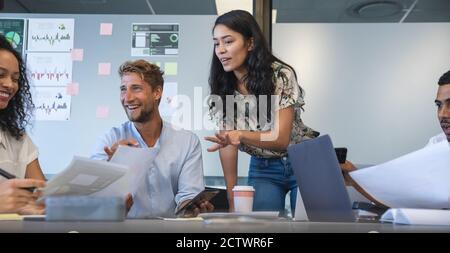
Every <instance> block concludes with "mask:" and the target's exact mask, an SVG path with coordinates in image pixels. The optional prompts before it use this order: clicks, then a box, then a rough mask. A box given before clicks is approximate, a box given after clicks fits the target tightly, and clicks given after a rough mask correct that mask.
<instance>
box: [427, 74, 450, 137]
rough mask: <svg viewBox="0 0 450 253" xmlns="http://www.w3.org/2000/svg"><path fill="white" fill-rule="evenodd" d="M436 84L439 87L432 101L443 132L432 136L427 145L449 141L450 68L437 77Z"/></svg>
mask: <svg viewBox="0 0 450 253" xmlns="http://www.w3.org/2000/svg"><path fill="white" fill-rule="evenodd" d="M438 84H439V88H438V92H437V96H436V100H434V103H435V104H436V106H437V115H438V119H439V123H440V124H441V128H442V131H444V132H443V133H440V134H438V135H436V136H434V137H432V138H431V139H430V141H429V142H428V145H432V144H436V143H439V142H441V141H445V140H447V141H449V142H450V70H449V71H447V72H446V73H445V74H443V75H442V76H441V78H439V82H438Z"/></svg>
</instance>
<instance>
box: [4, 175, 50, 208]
mask: <svg viewBox="0 0 450 253" xmlns="http://www.w3.org/2000/svg"><path fill="white" fill-rule="evenodd" d="M44 186H45V182H44V181H42V180H37V179H10V180H7V181H5V182H2V183H0V213H7V212H9V213H19V212H20V211H21V210H22V208H25V207H26V206H28V205H34V204H35V202H36V199H37V198H38V197H39V193H36V192H35V193H32V192H30V191H28V190H26V189H24V188H29V187H35V188H42V187H44Z"/></svg>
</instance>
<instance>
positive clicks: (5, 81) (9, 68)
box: [0, 50, 20, 110]
mask: <svg viewBox="0 0 450 253" xmlns="http://www.w3.org/2000/svg"><path fill="white" fill-rule="evenodd" d="M19 76H20V72H19V62H18V61H17V59H16V57H15V56H14V55H13V54H12V53H10V52H8V51H6V50H0V110H3V109H5V108H6V107H8V103H9V101H10V100H11V99H12V98H13V97H14V95H15V94H16V93H17V91H18V90H19Z"/></svg>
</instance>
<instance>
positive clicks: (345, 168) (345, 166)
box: [339, 161, 356, 186]
mask: <svg viewBox="0 0 450 253" xmlns="http://www.w3.org/2000/svg"><path fill="white" fill-rule="evenodd" d="M339 166H340V167H341V171H342V175H343V176H344V181H345V185H348V186H352V185H353V179H352V178H351V177H350V175H349V174H348V173H350V172H352V171H355V170H356V167H355V165H353V163H351V162H350V161H345V163H341V164H339Z"/></svg>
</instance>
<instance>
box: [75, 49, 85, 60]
mask: <svg viewBox="0 0 450 253" xmlns="http://www.w3.org/2000/svg"><path fill="white" fill-rule="evenodd" d="M83 55H84V50H83V49H82V48H74V49H72V61H83Z"/></svg>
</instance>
